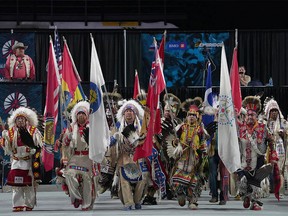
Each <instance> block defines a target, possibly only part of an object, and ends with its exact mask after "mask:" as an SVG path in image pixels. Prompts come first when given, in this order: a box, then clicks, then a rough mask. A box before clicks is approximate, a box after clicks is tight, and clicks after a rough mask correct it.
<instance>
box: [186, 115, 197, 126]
mask: <svg viewBox="0 0 288 216" xmlns="http://www.w3.org/2000/svg"><path fill="white" fill-rule="evenodd" d="M187 121H188V123H190V124H194V123H195V122H196V121H197V114H196V113H188V114H187Z"/></svg>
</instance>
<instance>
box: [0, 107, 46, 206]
mask: <svg viewBox="0 0 288 216" xmlns="http://www.w3.org/2000/svg"><path fill="white" fill-rule="evenodd" d="M18 117H24V118H25V121H26V123H25V126H24V127H23V128H21V130H22V131H21V130H20V128H18V127H17V125H16V119H17V118H18ZM8 125H9V130H4V131H3V132H2V136H3V138H4V150H5V153H6V154H9V155H11V170H10V172H9V174H8V179H7V185H11V186H12V191H13V194H12V203H13V211H23V210H24V209H25V210H26V211H31V210H32V209H33V208H34V206H35V205H36V186H38V182H39V181H40V179H41V177H40V152H41V147H42V146H43V137H42V134H41V132H40V131H39V130H38V129H37V125H38V118H37V114H36V113H35V112H34V111H33V110H31V109H29V108H25V107H20V108H18V109H16V110H15V111H14V112H13V113H12V115H11V116H10V117H9V119H8ZM20 131H21V132H20ZM23 131H24V132H23ZM21 133H22V134H21ZM23 133H24V135H23ZM24 138H28V141H27V139H24Z"/></svg>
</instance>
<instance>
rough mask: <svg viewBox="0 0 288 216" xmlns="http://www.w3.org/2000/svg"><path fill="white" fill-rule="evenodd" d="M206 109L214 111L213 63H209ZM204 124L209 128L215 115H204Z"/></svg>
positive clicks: (205, 97) (205, 98) (205, 99)
mask: <svg viewBox="0 0 288 216" xmlns="http://www.w3.org/2000/svg"><path fill="white" fill-rule="evenodd" d="M204 107H205V109H206V110H213V92H212V73H211V63H210V62H208V68H207V77H206V91H205V96H204ZM202 121H203V124H204V125H205V126H207V125H208V124H209V123H211V122H213V121H214V114H212V113H211V114H210V115H208V114H204V115H203V117H202Z"/></svg>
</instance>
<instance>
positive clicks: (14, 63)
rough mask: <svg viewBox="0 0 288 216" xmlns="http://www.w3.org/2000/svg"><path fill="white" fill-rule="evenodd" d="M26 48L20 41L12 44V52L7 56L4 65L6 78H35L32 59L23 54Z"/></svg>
mask: <svg viewBox="0 0 288 216" xmlns="http://www.w3.org/2000/svg"><path fill="white" fill-rule="evenodd" d="M27 48H28V46H24V44H23V43H22V42H16V43H15V44H14V45H13V46H12V50H13V54H12V55H10V56H9V57H8V58H7V61H6V65H5V75H4V76H5V79H6V80H35V66H34V63H33V60H32V59H31V57H29V56H28V55H25V50H26V49H27Z"/></svg>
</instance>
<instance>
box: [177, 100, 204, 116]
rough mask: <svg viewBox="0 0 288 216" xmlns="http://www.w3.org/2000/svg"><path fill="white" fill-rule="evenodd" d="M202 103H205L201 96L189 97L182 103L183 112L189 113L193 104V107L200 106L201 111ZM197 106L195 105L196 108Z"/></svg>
mask: <svg viewBox="0 0 288 216" xmlns="http://www.w3.org/2000/svg"><path fill="white" fill-rule="evenodd" d="M202 103H203V100H202V98H201V97H195V98H193V99H192V98H188V99H186V100H185V101H184V102H183V103H181V109H182V111H183V112H186V113H188V112H189V110H190V107H191V106H193V107H194V106H196V107H197V108H198V111H200V108H201V107H202ZM193 107H192V108H193ZM196 107H194V108H196Z"/></svg>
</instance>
